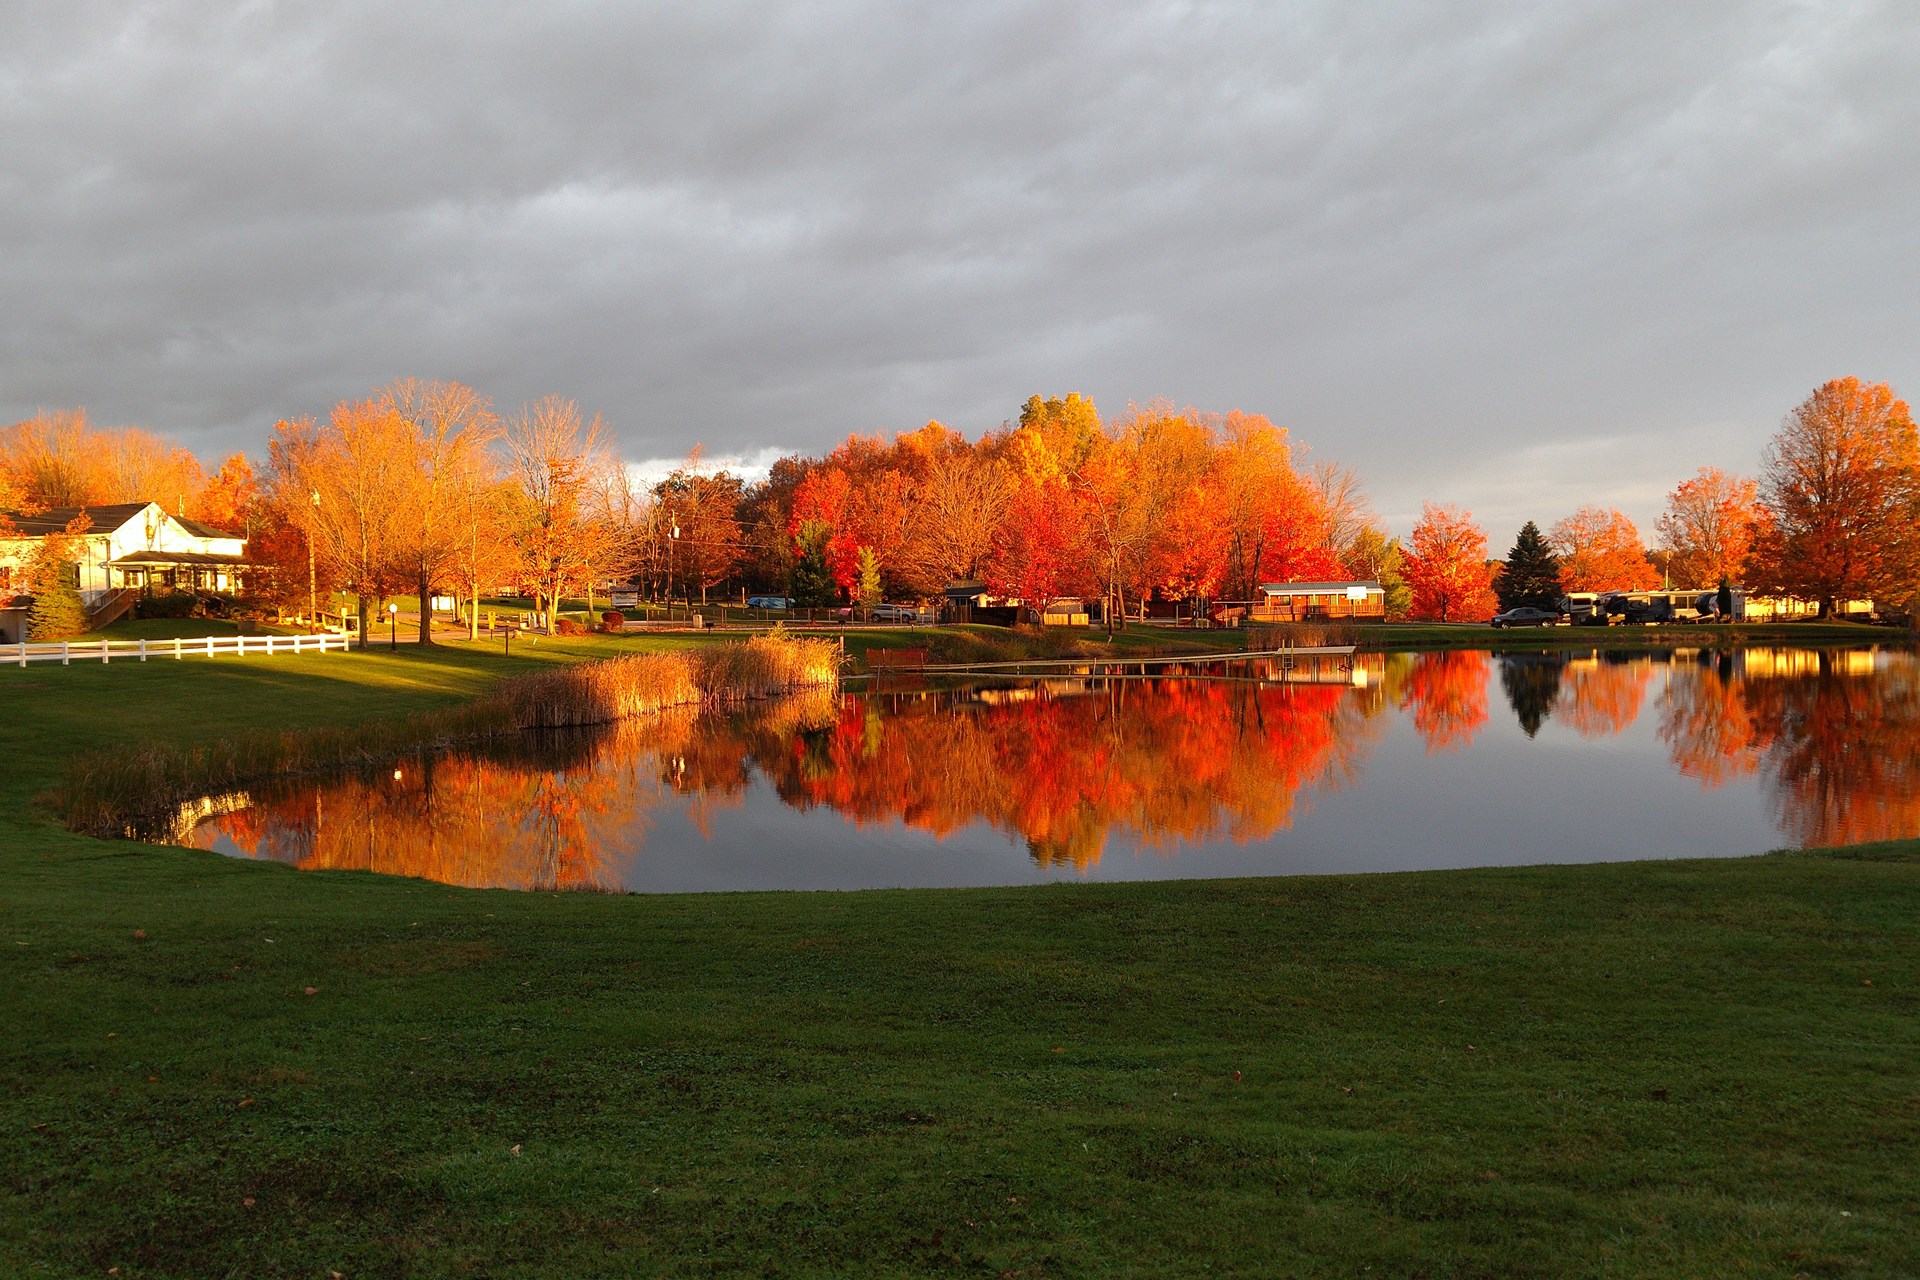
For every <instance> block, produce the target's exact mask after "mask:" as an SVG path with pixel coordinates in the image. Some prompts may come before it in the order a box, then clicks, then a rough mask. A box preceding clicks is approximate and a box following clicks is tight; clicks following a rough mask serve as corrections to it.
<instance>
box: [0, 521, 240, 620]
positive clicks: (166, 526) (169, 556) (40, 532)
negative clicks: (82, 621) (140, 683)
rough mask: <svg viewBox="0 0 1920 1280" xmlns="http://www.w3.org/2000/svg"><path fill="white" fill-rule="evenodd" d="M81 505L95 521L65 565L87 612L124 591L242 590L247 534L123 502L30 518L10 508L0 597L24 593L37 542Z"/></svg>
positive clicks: (0, 553) (58, 529)
mask: <svg viewBox="0 0 1920 1280" xmlns="http://www.w3.org/2000/svg"><path fill="white" fill-rule="evenodd" d="M82 510H85V511H86V513H87V515H88V517H89V518H90V519H91V520H92V521H93V524H92V525H91V527H89V528H88V529H87V531H86V532H85V533H83V534H81V535H79V538H78V540H77V544H78V555H79V558H78V559H77V560H74V561H72V562H70V563H71V568H70V570H69V574H68V581H69V582H71V583H72V584H73V585H74V586H75V587H77V588H78V589H79V591H80V598H81V600H82V602H84V603H85V605H86V606H87V608H88V610H89V611H91V610H93V609H94V608H96V607H97V606H98V605H99V604H100V603H101V602H102V601H104V600H105V599H106V598H107V597H109V596H111V595H112V594H113V593H115V592H117V591H122V590H127V589H129V588H131V589H134V590H137V591H139V592H140V593H141V594H143V595H147V594H153V593H155V592H168V591H197V592H203V593H208V592H210V593H213V594H216V595H236V594H238V593H239V591H240V588H241V582H242V574H243V573H244V571H245V569H246V567H247V554H246V553H247V540H246V539H245V538H244V537H242V536H241V535H239V534H237V533H227V532H225V531H223V530H220V529H215V528H213V527H212V526H210V525H204V524H201V523H200V522H199V521H198V520H188V519H186V518H185V517H183V516H175V515H168V514H167V512H166V511H165V510H164V509H163V508H162V507H161V506H160V504H159V503H157V502H121V503H114V504H111V505H106V506H98V507H86V508H81V507H56V508H54V509H53V510H51V511H42V512H40V513H39V514H37V515H30V516H29V515H18V514H15V513H12V512H9V513H8V514H7V519H8V521H9V522H11V524H12V526H13V527H12V529H10V530H6V531H4V532H0V598H4V597H8V596H13V595H17V594H22V593H24V592H25V590H26V570H27V565H28V564H29V562H31V561H32V559H33V555H34V552H35V551H36V550H38V548H39V545H40V541H41V539H43V538H45V537H47V536H48V535H50V534H57V533H63V532H65V530H66V527H67V525H68V524H69V523H71V522H72V521H73V519H74V517H75V516H78V515H79V514H80V512H81V511H82Z"/></svg>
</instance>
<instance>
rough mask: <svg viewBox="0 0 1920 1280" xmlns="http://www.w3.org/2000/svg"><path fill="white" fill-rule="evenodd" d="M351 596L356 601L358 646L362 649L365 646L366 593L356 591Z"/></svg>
mask: <svg viewBox="0 0 1920 1280" xmlns="http://www.w3.org/2000/svg"><path fill="white" fill-rule="evenodd" d="M353 598H354V600H355V601H356V602H357V603H356V604H355V605H354V608H355V610H356V611H358V613H359V615H360V647H361V648H362V649H363V650H364V649H365V648H366V647H367V593H366V592H365V591H356V592H354V593H353Z"/></svg>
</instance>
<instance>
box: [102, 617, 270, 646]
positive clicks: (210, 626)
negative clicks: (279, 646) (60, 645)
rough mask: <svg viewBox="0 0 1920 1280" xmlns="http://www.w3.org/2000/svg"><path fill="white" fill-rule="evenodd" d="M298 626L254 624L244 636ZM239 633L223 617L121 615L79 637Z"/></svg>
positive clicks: (191, 637)
mask: <svg viewBox="0 0 1920 1280" xmlns="http://www.w3.org/2000/svg"><path fill="white" fill-rule="evenodd" d="M299 630H300V628H299V627H276V626H273V625H271V624H270V623H255V624H253V625H252V629H251V630H250V631H248V632H247V634H248V635H261V636H264V635H275V636H290V635H293V634H295V633H296V632H298V631H299ZM239 634H240V624H239V623H237V622H229V621H227V620H226V619H225V618H122V619H120V621H118V622H112V623H108V624H107V625H106V626H104V627H101V628H99V629H98V630H94V631H89V632H87V634H86V635H84V636H82V637H80V639H81V640H82V641H87V640H175V639H180V640H194V639H204V638H206V637H207V636H234V635H239Z"/></svg>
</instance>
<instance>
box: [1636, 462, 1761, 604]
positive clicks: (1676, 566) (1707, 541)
mask: <svg viewBox="0 0 1920 1280" xmlns="http://www.w3.org/2000/svg"><path fill="white" fill-rule="evenodd" d="M1759 493H1760V487H1759V485H1758V484H1757V483H1755V482H1754V481H1752V480H1747V479H1743V478H1742V477H1740V476H1731V475H1728V474H1727V473H1726V472H1724V471H1722V470H1720V468H1718V467H1702V468H1700V472H1699V474H1698V475H1695V476H1694V477H1693V478H1692V479H1690V480H1683V481H1681V482H1680V485H1679V487H1678V488H1676V489H1675V490H1674V491H1673V492H1672V493H1670V494H1668V495H1667V510H1666V514H1664V515H1662V516H1661V517H1660V523H1659V525H1658V526H1657V527H1658V529H1659V532H1660V544H1661V546H1662V547H1663V548H1665V550H1666V553H1667V573H1668V575H1669V576H1671V577H1672V579H1673V581H1674V584H1675V585H1676V586H1681V587H1711V586H1715V585H1717V584H1718V583H1720V582H1721V581H1722V580H1723V579H1724V580H1726V581H1728V582H1739V581H1740V580H1741V574H1742V572H1743V570H1744V569H1745V567H1746V563H1747V552H1748V551H1749V550H1750V549H1751V548H1752V546H1753V538H1754V532H1755V530H1756V527H1757V521H1758V520H1759V518H1760V510H1759Z"/></svg>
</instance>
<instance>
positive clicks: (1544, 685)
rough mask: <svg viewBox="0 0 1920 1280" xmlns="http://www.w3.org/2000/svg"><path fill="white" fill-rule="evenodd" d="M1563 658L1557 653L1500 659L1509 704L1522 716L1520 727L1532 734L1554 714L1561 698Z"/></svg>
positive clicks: (1517, 714)
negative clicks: (1555, 706) (1555, 705)
mask: <svg viewBox="0 0 1920 1280" xmlns="http://www.w3.org/2000/svg"><path fill="white" fill-rule="evenodd" d="M1561 665H1562V664H1561V659H1560V658H1559V656H1558V655H1555V654H1537V655H1536V654H1529V655H1522V656H1516V657H1506V658H1502V659H1501V660H1500V687H1501V689H1502V690H1504V691H1505V692H1506V695H1507V705H1509V706H1511V707H1512V708H1513V714H1514V715H1515V716H1517V717H1519V720H1520V729H1521V731H1522V732H1524V733H1525V734H1526V735H1527V736H1528V737H1529V738H1531V737H1534V736H1536V735H1537V734H1538V733H1539V732H1540V726H1541V725H1543V724H1545V723H1546V721H1547V718H1548V717H1549V716H1551V715H1552V714H1553V707H1554V704H1555V703H1556V702H1558V701H1559V699H1560V670H1561Z"/></svg>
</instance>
